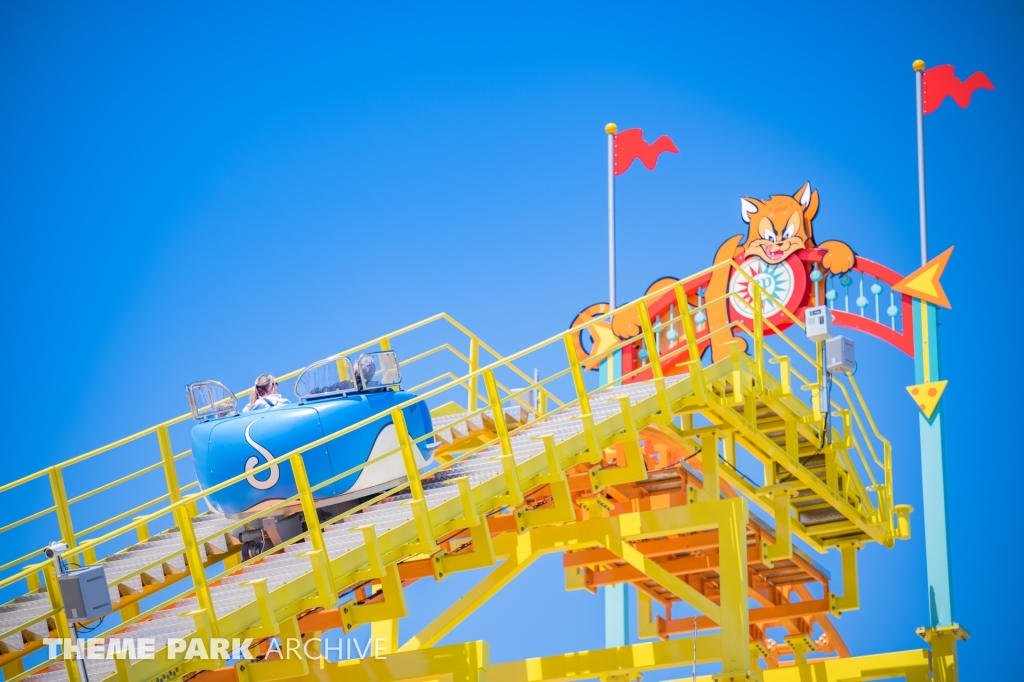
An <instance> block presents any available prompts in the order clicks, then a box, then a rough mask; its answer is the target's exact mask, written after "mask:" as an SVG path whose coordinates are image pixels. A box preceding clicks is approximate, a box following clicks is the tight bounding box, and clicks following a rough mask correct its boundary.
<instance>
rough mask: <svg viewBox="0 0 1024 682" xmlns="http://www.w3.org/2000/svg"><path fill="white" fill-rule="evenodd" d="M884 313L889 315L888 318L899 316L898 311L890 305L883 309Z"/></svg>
mask: <svg viewBox="0 0 1024 682" xmlns="http://www.w3.org/2000/svg"><path fill="white" fill-rule="evenodd" d="M885 312H886V313H887V314H888V315H889V317H896V316H897V315H899V314H900V309H899V308H897V307H896V306H894V305H891V306H889V307H888V308H886V309H885Z"/></svg>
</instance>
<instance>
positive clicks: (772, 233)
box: [764, 227, 779, 244]
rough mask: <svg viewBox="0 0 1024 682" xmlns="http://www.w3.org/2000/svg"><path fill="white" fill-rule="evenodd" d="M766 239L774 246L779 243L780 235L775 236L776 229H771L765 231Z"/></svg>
mask: <svg viewBox="0 0 1024 682" xmlns="http://www.w3.org/2000/svg"><path fill="white" fill-rule="evenodd" d="M764 238H765V239H767V240H768V241H770V242H771V243H772V244H774V243H775V242H777V241H779V237H778V235H776V234H775V228H772V227H769V228H768V229H767V230H765V231H764Z"/></svg>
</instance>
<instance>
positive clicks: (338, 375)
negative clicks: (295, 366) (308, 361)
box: [295, 357, 356, 400]
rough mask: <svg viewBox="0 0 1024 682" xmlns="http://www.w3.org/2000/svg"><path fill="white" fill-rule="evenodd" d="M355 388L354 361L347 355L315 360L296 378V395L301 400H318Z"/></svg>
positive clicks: (348, 391) (349, 391)
mask: <svg viewBox="0 0 1024 682" xmlns="http://www.w3.org/2000/svg"><path fill="white" fill-rule="evenodd" d="M355 390H356V383H355V380H354V378H353V376H352V363H351V362H350V361H349V359H348V358H346V357H337V358H328V359H326V360H321V361H320V362H314V363H313V364H312V365H310V366H309V367H307V368H306V369H304V370H302V374H300V375H299V378H298V379H296V380H295V395H296V396H298V397H299V399H300V400H317V399H318V398H327V397H330V396H333V395H342V394H345V393H351V392H352V391H355Z"/></svg>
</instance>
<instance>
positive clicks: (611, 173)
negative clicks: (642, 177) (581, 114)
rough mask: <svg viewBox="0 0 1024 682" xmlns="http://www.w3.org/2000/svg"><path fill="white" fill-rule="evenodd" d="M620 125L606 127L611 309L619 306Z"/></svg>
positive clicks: (609, 292) (609, 300) (609, 294)
mask: <svg viewBox="0 0 1024 682" xmlns="http://www.w3.org/2000/svg"><path fill="white" fill-rule="evenodd" d="M617 130H618V127H617V126H616V125H615V124H614V123H609V124H608V125H606V126H605V127H604V132H606V133H608V305H609V309H610V310H615V308H616V307H617V305H616V301H615V132H616V131H617Z"/></svg>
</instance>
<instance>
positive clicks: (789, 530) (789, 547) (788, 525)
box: [761, 483, 796, 568]
mask: <svg viewBox="0 0 1024 682" xmlns="http://www.w3.org/2000/svg"><path fill="white" fill-rule="evenodd" d="M762 492H764V493H766V494H767V495H768V497H769V498H771V499H772V500H773V501H774V503H775V544H774V545H769V544H768V543H767V542H765V541H763V540H762V541H761V563H762V564H764V565H765V566H767V567H768V568H774V567H775V562H776V561H782V560H784V559H789V558H791V557H792V556H793V524H792V521H793V517H792V514H791V513H790V508H789V498H790V497H793V496H794V495H796V491H795V490H794V489H793V486H792V485H791V484H788V483H785V484H782V485H776V486H772V487H771V488H768V489H767V490H764V491H762Z"/></svg>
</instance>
